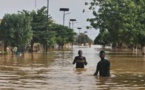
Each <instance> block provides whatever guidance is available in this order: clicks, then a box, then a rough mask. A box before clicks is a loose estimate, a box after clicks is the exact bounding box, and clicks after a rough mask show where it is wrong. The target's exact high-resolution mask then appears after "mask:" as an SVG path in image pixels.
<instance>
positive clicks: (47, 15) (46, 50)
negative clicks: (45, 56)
mask: <svg viewBox="0 0 145 90" xmlns="http://www.w3.org/2000/svg"><path fill="white" fill-rule="evenodd" d="M48 15H49V0H47V27H46V28H47V30H46V32H48V27H49V17H48ZM47 35H48V34H46V52H47V49H48V48H47Z"/></svg>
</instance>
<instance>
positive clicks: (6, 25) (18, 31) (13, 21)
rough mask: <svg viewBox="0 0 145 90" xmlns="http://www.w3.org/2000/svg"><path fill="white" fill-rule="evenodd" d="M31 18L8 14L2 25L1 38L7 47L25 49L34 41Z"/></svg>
mask: <svg viewBox="0 0 145 90" xmlns="http://www.w3.org/2000/svg"><path fill="white" fill-rule="evenodd" d="M31 20H32V19H31V18H30V17H27V16H26V15H24V14H6V15H5V16H4V17H3V19H2V22H1V25H0V38H1V40H2V41H3V42H4V43H5V50H6V47H7V46H16V47H22V46H23V47H24V46H26V45H28V43H29V42H30V40H31V39H32V35H33V32H32V29H31Z"/></svg>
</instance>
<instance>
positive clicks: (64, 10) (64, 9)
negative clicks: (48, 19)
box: [60, 8, 69, 26]
mask: <svg viewBox="0 0 145 90" xmlns="http://www.w3.org/2000/svg"><path fill="white" fill-rule="evenodd" d="M60 11H63V26H64V24H65V15H66V13H65V12H66V11H69V8H60ZM67 14H68V13H67Z"/></svg>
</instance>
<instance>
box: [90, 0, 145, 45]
mask: <svg viewBox="0 0 145 90" xmlns="http://www.w3.org/2000/svg"><path fill="white" fill-rule="evenodd" d="M144 4H145V1H144V0H93V1H92V2H90V7H89V9H90V10H92V11H93V15H94V18H89V19H88V21H89V22H90V24H91V26H93V27H94V28H96V29H99V30H100V31H104V30H108V32H109V33H110V36H111V37H112V41H113V43H118V44H119V43H125V44H127V45H133V46H136V45H137V44H138V43H139V42H138V41H139V38H138V36H139V34H140V33H145V25H144V24H143V23H141V22H144V20H145V19H144V18H145V12H144V10H145V9H144V7H145V5H144ZM96 8H99V9H96ZM119 45H120V44H119Z"/></svg>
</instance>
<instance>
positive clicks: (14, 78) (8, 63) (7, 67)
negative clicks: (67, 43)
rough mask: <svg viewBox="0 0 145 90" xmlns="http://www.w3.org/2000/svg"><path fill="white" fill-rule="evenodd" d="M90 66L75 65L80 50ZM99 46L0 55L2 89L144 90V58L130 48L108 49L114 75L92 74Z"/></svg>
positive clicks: (0, 84)
mask: <svg viewBox="0 0 145 90" xmlns="http://www.w3.org/2000/svg"><path fill="white" fill-rule="evenodd" d="M80 49H81V50H82V51H83V55H84V56H85V57H86V59H87V62H88V65H87V66H86V67H85V69H78V70H76V69H75V65H72V62H73V59H74V57H75V56H76V55H77V51H78V50H80ZM100 50H101V47H100V46H92V47H91V48H89V47H87V46H86V47H82V46H74V48H73V49H72V50H71V51H53V52H51V53H47V54H43V53H33V54H30V53H26V54H25V56H24V57H19V56H13V57H12V56H11V55H1V56H0V90H145V57H144V56H143V55H141V53H132V51H131V50H123V51H121V50H118V51H115V50H111V49H109V48H107V49H105V51H106V58H107V59H108V60H110V62H111V77H110V78H104V77H96V76H93V74H94V72H95V70H96V64H97V62H98V61H99V60H100V58H99V56H98V54H99V51H100Z"/></svg>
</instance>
